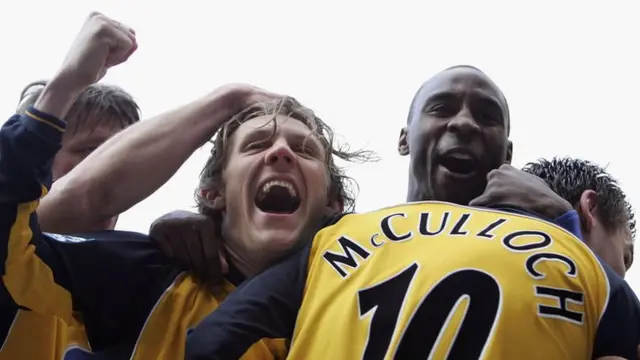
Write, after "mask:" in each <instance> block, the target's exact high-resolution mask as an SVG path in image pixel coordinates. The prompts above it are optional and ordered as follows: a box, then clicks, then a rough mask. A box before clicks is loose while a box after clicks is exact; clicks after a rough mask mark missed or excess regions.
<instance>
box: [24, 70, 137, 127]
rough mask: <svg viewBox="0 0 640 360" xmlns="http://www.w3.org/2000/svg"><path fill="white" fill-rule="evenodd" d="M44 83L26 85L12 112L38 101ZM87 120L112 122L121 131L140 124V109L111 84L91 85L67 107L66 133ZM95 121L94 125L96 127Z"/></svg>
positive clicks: (126, 94) (131, 99) (126, 95)
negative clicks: (68, 108) (117, 125)
mask: <svg viewBox="0 0 640 360" xmlns="http://www.w3.org/2000/svg"><path fill="white" fill-rule="evenodd" d="M46 85H47V82H46V81H44V80H41V81H35V82H32V83H30V84H29V85H27V86H26V87H25V88H24V89H23V90H22V92H21V93H20V102H19V103H18V108H17V109H16V113H18V114H22V113H24V112H25V111H26V110H27V108H29V106H32V105H33V104H35V103H36V101H37V100H38V97H39V96H40V94H41V93H42V91H43V90H44V88H45V86H46ZM89 119H98V120H99V121H105V122H113V123H117V124H119V125H120V126H121V127H122V128H126V127H127V126H129V125H131V124H134V123H136V122H138V121H140V108H139V107H138V104H137V103H136V102H135V100H134V99H133V97H132V96H131V95H130V94H129V93H127V92H126V91H124V90H123V89H122V88H120V87H118V86H114V85H105V84H93V85H90V86H88V87H87V88H86V89H84V90H83V91H82V92H81V93H80V95H79V96H78V98H77V99H76V101H75V103H74V104H73V106H72V107H71V109H70V111H69V114H68V115H67V117H66V119H65V120H66V121H67V130H68V131H72V132H75V131H77V130H78V128H79V127H80V126H81V125H82V124H83V123H85V122H87V121H89ZM99 125H100V122H96V123H95V124H94V126H99Z"/></svg>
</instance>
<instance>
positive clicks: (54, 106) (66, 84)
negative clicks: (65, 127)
mask: <svg viewBox="0 0 640 360" xmlns="http://www.w3.org/2000/svg"><path fill="white" fill-rule="evenodd" d="M72 84H73V83H72V82H71V81H67V80H66V78H65V77H63V76H55V77H54V78H53V79H52V80H51V81H50V82H49V83H48V84H47V86H45V88H44V90H42V93H41V94H40V96H39V97H38V100H36V102H35V104H34V105H33V107H35V108H36V109H38V110H40V111H42V112H44V113H47V114H49V115H53V116H55V117H56V118H58V119H61V120H64V119H65V118H66V116H67V113H68V112H69V110H70V109H71V106H72V105H73V103H74V102H75V101H76V99H77V98H78V95H79V94H80V93H81V92H82V90H83V88H84V87H79V86H74V85H72Z"/></svg>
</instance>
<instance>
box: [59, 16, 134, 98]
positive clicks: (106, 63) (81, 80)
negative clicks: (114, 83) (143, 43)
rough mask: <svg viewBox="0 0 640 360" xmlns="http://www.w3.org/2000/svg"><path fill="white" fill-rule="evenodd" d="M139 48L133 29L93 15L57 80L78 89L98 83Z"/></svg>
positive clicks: (76, 39)
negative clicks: (110, 69)
mask: <svg viewBox="0 0 640 360" xmlns="http://www.w3.org/2000/svg"><path fill="white" fill-rule="evenodd" d="M137 48H138V43H137V42H136V33H135V31H133V29H131V28H130V27H128V26H126V25H124V24H122V23H120V22H118V21H115V20H113V19H110V18H108V17H106V16H104V15H102V14H100V13H98V12H94V13H91V15H89V17H88V18H87V20H86V21H85V23H84V25H83V26H82V29H80V32H79V33H78V35H77V36H76V38H75V40H74V42H73V44H72V46H71V49H70V50H69V52H68V53H67V56H66V58H65V60H64V62H63V63H62V66H61V68H60V70H59V73H58V75H57V77H62V78H64V79H65V83H66V85H67V86H69V87H72V88H73V89H74V90H76V89H84V88H85V87H87V86H89V85H91V84H93V83H95V82H97V81H98V80H100V79H102V77H103V76H104V75H105V74H106V73H107V70H108V69H109V68H111V67H113V66H116V65H118V64H121V63H123V62H125V61H127V59H128V58H129V56H131V54H133V52H134V51H136V49H137Z"/></svg>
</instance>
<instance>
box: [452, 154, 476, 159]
mask: <svg viewBox="0 0 640 360" xmlns="http://www.w3.org/2000/svg"><path fill="white" fill-rule="evenodd" d="M447 156H448V157H450V158H453V159H459V160H473V158H472V157H471V155H469V154H462V153H451V154H449V155H447Z"/></svg>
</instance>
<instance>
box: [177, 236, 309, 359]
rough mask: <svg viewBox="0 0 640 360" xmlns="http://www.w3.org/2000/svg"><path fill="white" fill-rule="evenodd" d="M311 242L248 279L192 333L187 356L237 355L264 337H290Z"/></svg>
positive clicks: (303, 284)
mask: <svg viewBox="0 0 640 360" xmlns="http://www.w3.org/2000/svg"><path fill="white" fill-rule="evenodd" d="M310 248H311V246H310V245H307V246H305V247H303V248H302V249H300V250H298V251H297V252H295V253H294V254H293V255H291V256H289V257H288V258H286V259H285V260H283V261H282V262H280V263H279V264H277V265H275V266H273V267H271V268H269V269H268V270H266V271H265V272H263V273H261V274H259V275H257V276H256V277H254V278H252V279H251V280H248V281H247V282H245V283H244V284H243V285H241V286H240V287H239V288H237V289H236V290H235V291H234V292H233V293H231V295H229V297H228V298H227V299H225V301H224V302H223V303H222V305H221V306H220V307H219V308H217V309H216V310H215V311H214V312H213V313H211V314H210V315H209V316H207V317H206V318H205V319H204V320H203V321H202V322H200V324H198V326H196V327H195V328H194V329H192V330H190V331H189V334H188V335H187V344H186V357H185V359H187V360H190V359H216V360H226V359H238V358H240V356H241V355H242V354H244V353H245V352H246V351H247V349H249V347H250V346H251V345H253V344H254V343H255V342H257V341H259V340H260V339H263V338H272V339H275V338H286V339H290V338H291V336H292V334H293V329H294V326H295V321H296V318H297V316H298V309H299V308H300V304H301V302H302V296H303V292H304V286H305V283H306V274H307V264H308V257H309V252H310Z"/></svg>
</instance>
